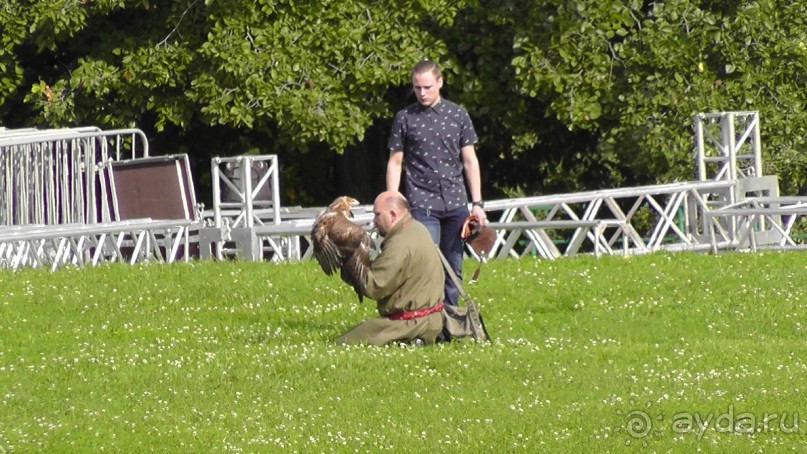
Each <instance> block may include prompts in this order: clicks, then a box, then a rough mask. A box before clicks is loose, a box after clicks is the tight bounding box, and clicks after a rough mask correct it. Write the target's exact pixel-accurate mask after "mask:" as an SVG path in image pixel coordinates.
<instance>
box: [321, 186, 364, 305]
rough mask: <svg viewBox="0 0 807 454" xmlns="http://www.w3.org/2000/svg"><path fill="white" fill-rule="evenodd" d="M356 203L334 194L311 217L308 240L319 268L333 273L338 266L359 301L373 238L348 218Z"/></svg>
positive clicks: (329, 273) (342, 276) (330, 274)
mask: <svg viewBox="0 0 807 454" xmlns="http://www.w3.org/2000/svg"><path fill="white" fill-rule="evenodd" d="M358 204H359V201H358V200H356V199H354V198H352V197H347V196H341V197H337V198H336V199H335V200H334V201H333V202H331V204H330V205H328V207H327V208H325V209H324V210H322V212H321V213H320V214H319V215H318V216H317V219H316V220H315V221H314V225H313V226H312V228H311V242H312V245H313V247H314V257H315V258H316V259H317V262H319V266H320V267H321V268H322V271H324V272H325V274H327V275H328V276H332V275H333V274H334V273H335V272H336V270H340V276H341V278H342V280H343V281H345V282H346V283H348V284H350V285H351V286H352V287H353V289H354V290H355V291H356V294H357V295H358V296H359V302H362V301H363V297H364V294H365V288H364V279H365V277H366V276H367V270H368V269H369V268H370V249H371V248H372V245H373V240H372V239H371V238H370V235H369V234H368V233H367V231H365V230H364V229H363V228H362V227H361V226H359V225H358V224H356V223H354V222H353V221H351V220H350V218H351V217H352V216H353V213H352V212H351V211H350V209H351V207H354V206H356V205H358Z"/></svg>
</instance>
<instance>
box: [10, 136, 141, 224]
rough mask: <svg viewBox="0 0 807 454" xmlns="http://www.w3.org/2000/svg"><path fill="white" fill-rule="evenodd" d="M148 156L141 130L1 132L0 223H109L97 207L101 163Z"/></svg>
mask: <svg viewBox="0 0 807 454" xmlns="http://www.w3.org/2000/svg"><path fill="white" fill-rule="evenodd" d="M148 153H149V149H148V141H147V140H146V136H145V134H144V133H143V131H141V130H139V129H121V130H113V131H102V130H100V129H98V128H96V127H85V128H71V129H54V130H36V129H21V130H16V129H14V130H9V129H2V130H0V192H2V194H3V198H2V199H0V225H7V226H8V225H36V224H44V225H59V224H72V223H95V222H104V221H109V220H110V219H109V218H105V217H104V214H103V212H102V210H100V207H99V201H100V200H99V194H98V189H99V188H98V185H97V181H98V180H97V174H98V165H99V163H103V162H106V161H109V160H121V159H125V158H130V159H134V158H142V157H147V156H148Z"/></svg>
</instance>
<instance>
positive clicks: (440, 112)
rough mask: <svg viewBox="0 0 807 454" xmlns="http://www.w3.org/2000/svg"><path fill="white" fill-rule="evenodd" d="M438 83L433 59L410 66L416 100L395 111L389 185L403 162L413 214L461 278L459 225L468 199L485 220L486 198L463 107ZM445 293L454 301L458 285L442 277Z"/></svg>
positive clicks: (471, 129) (396, 184)
mask: <svg viewBox="0 0 807 454" xmlns="http://www.w3.org/2000/svg"><path fill="white" fill-rule="evenodd" d="M442 86H443V77H442V75H441V74H440V67H439V66H437V64H436V63H435V62H433V61H430V60H423V61H420V62H418V63H417V64H416V65H415V66H414V68H412V87H413V89H414V92H415V97H416V98H417V101H418V102H416V103H414V104H412V105H410V106H409V107H407V108H405V109H403V110H401V111H400V112H398V113H397V114H396V115H395V120H394V121H393V123H392V132H391V133H390V138H389V143H388V146H389V149H390V156H389V161H388V162H387V190H388V191H397V190H398V188H399V186H400V183H401V170H402V168H403V167H404V166H405V168H406V181H405V185H404V187H405V193H406V198H407V199H408V200H409V204H410V205H411V206H412V217H414V218H415V219H417V220H418V221H420V222H422V223H423V224H424V225H425V226H426V228H427V229H428V230H429V234H430V235H431V237H432V241H434V243H435V244H439V245H440V250H441V251H442V252H443V255H445V257H446V259H448V263H449V264H450V265H451V268H452V269H453V270H454V273H455V274H456V275H457V277H459V279H460V280H462V258H463V245H462V239H461V238H460V230H461V228H462V224H463V222H465V219H466V218H467V217H468V215H469V211H468V202H469V201H470V202H471V205H472V211H471V213H472V214H474V215H475V216H476V217H477V218H478V219H479V222H480V223H482V224H483V225H484V222H485V219H486V216H485V211H484V208H485V202H484V201H483V200H482V188H481V178H480V176H479V161H478V160H477V158H476V151H475V150H474V144H476V142H477V137H476V132H475V131H474V125H473V123H471V117H470V116H469V115H468V111H467V110H465V108H463V107H462V106H460V105H458V104H455V103H453V102H451V101H449V100H447V99H442V98H441V97H440V88H442ZM463 172H464V178H463ZM466 183H467V186H468V188H467V189H468V190H469V191H470V193H471V194H470V195H471V197H470V200H469V198H468V193H467V191H466ZM445 296H446V303H447V304H451V305H455V306H456V305H457V302H458V300H459V290H458V289H457V288H456V286H455V285H454V283H453V281H452V280H451V279H445Z"/></svg>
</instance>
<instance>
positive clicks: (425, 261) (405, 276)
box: [336, 191, 445, 345]
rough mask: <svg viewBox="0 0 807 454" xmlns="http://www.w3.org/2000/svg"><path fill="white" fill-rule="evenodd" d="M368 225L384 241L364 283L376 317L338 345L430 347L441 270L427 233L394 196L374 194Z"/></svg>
mask: <svg viewBox="0 0 807 454" xmlns="http://www.w3.org/2000/svg"><path fill="white" fill-rule="evenodd" d="M373 215H374V216H373V222H374V223H375V226H376V229H377V230H378V233H379V234H380V235H381V236H383V237H384V241H383V242H382V243H381V252H380V253H379V255H378V257H376V258H375V260H373V261H372V262H371V263H370V268H369V270H368V271H367V275H366V277H365V279H364V287H365V289H366V292H365V295H366V296H368V297H370V298H372V299H374V300H375V301H376V303H377V308H378V315H379V316H378V317H376V318H372V319H370V320H367V321H365V322H363V323H361V324H359V325H357V326H355V327H353V328H352V329H351V330H350V331H348V332H346V333H345V334H343V335H342V336H340V337H339V338H338V339H337V340H336V342H337V343H338V344H370V345H384V344H388V343H390V342H410V341H415V340H419V341H422V342H423V343H425V344H433V343H434V341H435V339H436V338H437V335H438V334H440V332H441V331H442V330H443V315H442V313H441V310H442V309H443V282H444V281H445V277H444V275H443V266H442V264H441V263H440V255H439V254H438V253H437V249H436V248H435V247H434V245H433V244H432V242H431V241H430V238H429V232H427V231H426V228H425V227H423V225H422V224H421V223H420V222H418V221H416V220H415V219H413V218H412V216H411V215H410V213H409V203H408V202H407V201H406V199H405V198H404V196H403V195H402V194H400V193H399V192H397V191H386V192H382V193H381V194H379V196H378V197H376V199H375V203H374V204H373Z"/></svg>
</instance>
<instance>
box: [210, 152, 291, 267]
mask: <svg viewBox="0 0 807 454" xmlns="http://www.w3.org/2000/svg"><path fill="white" fill-rule="evenodd" d="M278 174H279V166H278V160H277V156H276V155H254V156H253V155H243V156H235V157H229V158H221V157H215V158H213V159H212V160H211V179H212V181H213V212H212V225H208V226H206V227H204V228H202V229H201V230H200V232H199V242H200V255H201V257H202V258H209V257H210V256H211V254H212V255H215V257H216V258H218V259H222V258H223V257H225V256H240V257H244V258H247V259H250V260H261V259H263V258H264V257H265V256H268V257H270V258H271V259H272V260H283V259H284V258H285V257H286V256H296V255H298V252H297V251H299V249H300V245H299V238H298V237H297V236H296V235H280V236H274V237H273V236H271V235H268V234H265V232H267V229H266V227H268V226H279V225H280V224H281V207H280V183H279V176H278ZM287 227H288V226H287ZM285 230H288V229H285ZM261 232H264V233H261ZM211 248H212V251H211Z"/></svg>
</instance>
